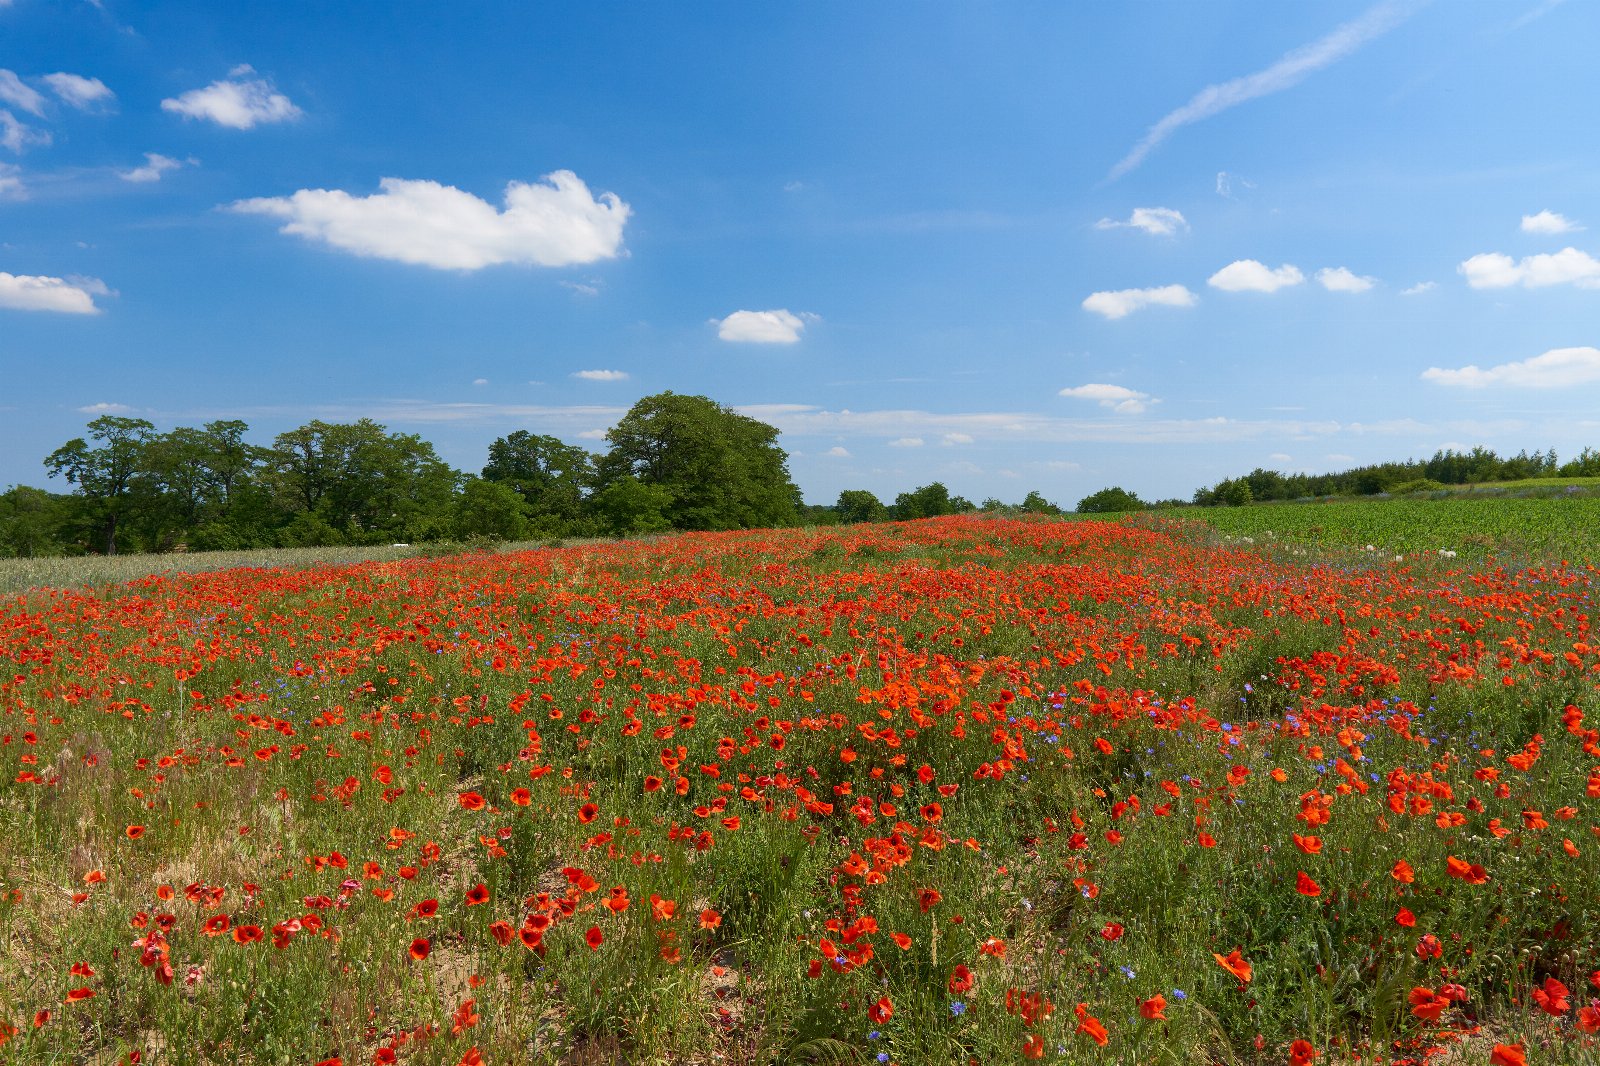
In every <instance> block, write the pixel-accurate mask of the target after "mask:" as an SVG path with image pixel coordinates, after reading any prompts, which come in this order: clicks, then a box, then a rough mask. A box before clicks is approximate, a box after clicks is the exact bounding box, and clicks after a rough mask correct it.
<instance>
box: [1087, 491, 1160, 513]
mask: <svg viewBox="0 0 1600 1066" xmlns="http://www.w3.org/2000/svg"><path fill="white" fill-rule="evenodd" d="M1142 510H1144V501H1142V500H1140V499H1139V497H1137V496H1135V495H1134V494H1133V493H1131V492H1129V491H1128V490H1127V489H1124V488H1120V487H1118V486H1115V485H1113V486H1112V487H1111V488H1108V489H1101V490H1100V491H1099V492H1096V493H1093V494H1092V495H1089V496H1085V497H1084V498H1083V499H1081V500H1079V501H1078V513H1079V514H1112V513H1114V512H1117V511H1142Z"/></svg>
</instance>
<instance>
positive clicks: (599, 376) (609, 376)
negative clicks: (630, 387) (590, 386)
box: [572, 370, 628, 381]
mask: <svg viewBox="0 0 1600 1066" xmlns="http://www.w3.org/2000/svg"><path fill="white" fill-rule="evenodd" d="M572 376H573V377H575V378H578V379H580V380H582V381H627V380H628V374H627V371H625V370H579V371H575V372H574V373H573V375H572Z"/></svg>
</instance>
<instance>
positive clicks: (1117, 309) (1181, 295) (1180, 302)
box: [1083, 285, 1200, 319]
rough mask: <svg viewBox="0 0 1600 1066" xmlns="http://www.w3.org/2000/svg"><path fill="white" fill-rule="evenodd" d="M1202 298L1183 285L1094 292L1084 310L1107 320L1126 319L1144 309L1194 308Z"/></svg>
mask: <svg viewBox="0 0 1600 1066" xmlns="http://www.w3.org/2000/svg"><path fill="white" fill-rule="evenodd" d="M1199 302H1200V298H1199V297H1198V296H1196V295H1195V294H1194V293H1192V292H1190V291H1189V290H1188V289H1187V288H1185V287H1184V286H1182V285H1162V286H1160V287H1159V288H1153V289H1117V290H1115V291H1111V292H1092V293H1090V294H1089V295H1088V296H1086V297H1084V300H1083V309H1084V310H1085V311H1093V312H1094V313H1095V314H1097V315H1104V316H1105V317H1106V318H1110V319H1118V318H1126V317H1127V316H1129V315H1131V314H1133V313H1134V312H1135V311H1137V310H1139V309H1140V308H1142V307H1155V306H1159V307H1193V306H1194V305H1195V304H1197V303H1199Z"/></svg>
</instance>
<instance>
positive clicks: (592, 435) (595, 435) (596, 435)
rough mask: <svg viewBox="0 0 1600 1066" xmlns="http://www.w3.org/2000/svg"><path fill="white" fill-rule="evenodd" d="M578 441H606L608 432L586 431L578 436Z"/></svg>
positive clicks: (600, 430) (599, 430)
mask: <svg viewBox="0 0 1600 1066" xmlns="http://www.w3.org/2000/svg"><path fill="white" fill-rule="evenodd" d="M578 439H579V440H605V439H606V430H603V429H586V430H584V431H583V432H581V433H579V434H578Z"/></svg>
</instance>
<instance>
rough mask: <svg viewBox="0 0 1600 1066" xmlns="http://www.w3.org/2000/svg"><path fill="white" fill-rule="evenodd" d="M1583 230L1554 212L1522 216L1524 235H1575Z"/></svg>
mask: <svg viewBox="0 0 1600 1066" xmlns="http://www.w3.org/2000/svg"><path fill="white" fill-rule="evenodd" d="M1582 228H1583V227H1582V226H1580V225H1578V224H1577V223H1576V222H1574V221H1572V220H1571V219H1569V218H1567V217H1565V216H1564V215H1558V214H1556V213H1555V212H1554V211H1540V212H1539V213H1538V214H1537V215H1523V216H1522V232H1523V233H1575V232H1577V231H1578V230H1581V229H1582Z"/></svg>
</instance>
